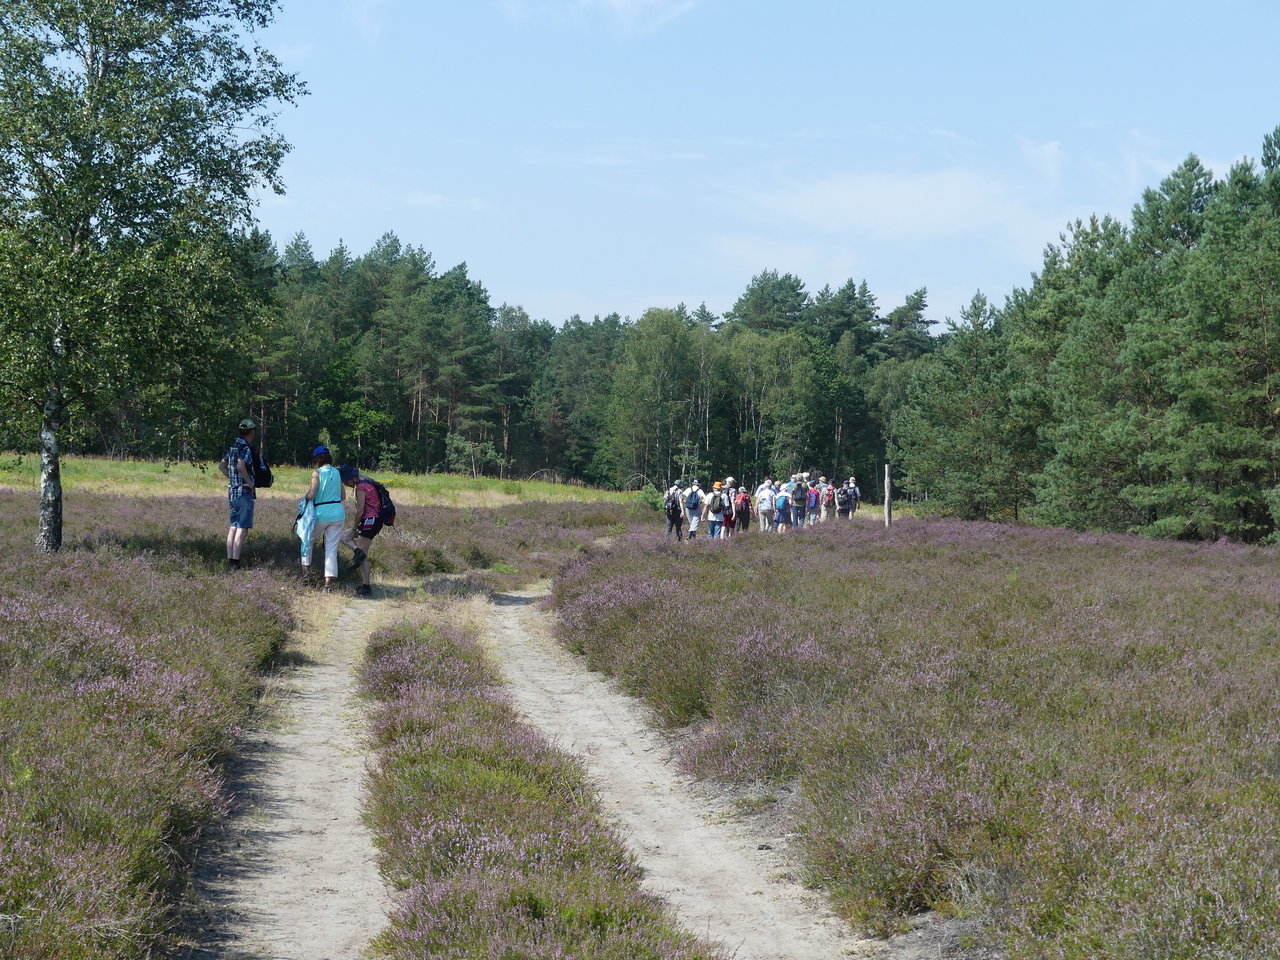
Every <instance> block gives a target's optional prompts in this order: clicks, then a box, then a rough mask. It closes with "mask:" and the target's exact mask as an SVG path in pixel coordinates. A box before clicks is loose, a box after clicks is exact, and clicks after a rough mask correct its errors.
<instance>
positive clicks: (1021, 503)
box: [69, 131, 1280, 542]
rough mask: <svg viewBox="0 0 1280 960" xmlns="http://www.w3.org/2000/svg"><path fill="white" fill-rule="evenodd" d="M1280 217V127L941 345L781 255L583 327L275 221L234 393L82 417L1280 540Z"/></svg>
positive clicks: (159, 396)
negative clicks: (824, 483) (250, 418)
mask: <svg viewBox="0 0 1280 960" xmlns="http://www.w3.org/2000/svg"><path fill="white" fill-rule="evenodd" d="M1278 211H1280V131H1277V133H1273V134H1271V135H1269V136H1267V137H1266V139H1265V142H1264V146H1263V154H1262V159H1261V165H1260V166H1259V165H1257V164H1255V163H1253V162H1251V161H1243V162H1241V163H1239V164H1237V165H1236V166H1235V167H1234V168H1232V170H1231V171H1230V172H1229V173H1228V174H1227V176H1226V177H1225V178H1223V179H1220V180H1219V179H1215V178H1214V177H1213V176H1212V175H1211V174H1210V173H1209V172H1208V171H1207V170H1206V169H1205V168H1204V167H1203V165H1202V164H1201V163H1200V162H1199V161H1198V160H1197V159H1196V158H1195V157H1194V156H1192V157H1189V158H1188V159H1187V160H1186V161H1185V162H1184V163H1182V164H1181V165H1180V166H1179V167H1178V168H1177V169H1176V170H1174V171H1173V172H1172V173H1171V174H1170V175H1169V176H1168V177H1167V178H1166V179H1165V180H1164V181H1162V182H1161V183H1160V184H1159V186H1158V187H1155V188H1152V189H1148V190H1146V191H1145V192H1144V194H1143V196H1142V198H1141V201H1140V202H1139V203H1138V204H1137V205H1136V206H1135V207H1134V209H1133V213H1132V217H1131V220H1130V222H1129V223H1127V224H1126V223H1122V222H1120V221H1119V220H1117V219H1115V218H1112V217H1101V218H1099V217H1093V218H1090V219H1089V220H1087V221H1085V220H1081V221H1077V222H1075V223H1073V224H1070V225H1069V227H1068V229H1067V230H1066V232H1064V233H1063V234H1062V235H1061V236H1060V237H1059V239H1058V241H1057V242H1055V243H1051V244H1049V245H1048V246H1047V247H1046V249H1045V252H1044V262H1043V266H1042V268H1041V269H1040V270H1039V271H1038V272H1036V273H1035V274H1033V275H1032V277H1031V281H1030V283H1029V285H1028V286H1027V287H1025V288H1019V289H1016V290H1014V291H1013V292H1012V293H1011V294H1009V295H1008V297H1007V298H1006V299H1005V302H1004V303H1003V305H1000V306H997V305H995V304H993V303H992V302H990V301H989V300H988V298H987V297H986V296H984V295H983V294H982V293H977V294H975V295H974V297H973V299H972V301H971V302H970V303H969V304H968V305H967V306H966V307H965V308H964V309H962V310H960V311H959V316H958V318H957V319H955V320H951V319H948V321H947V323H946V326H945V329H944V330H942V331H941V332H939V333H937V334H935V333H934V332H932V331H931V329H930V326H929V324H928V322H927V320H926V319H925V315H924V314H925V308H926V303H927V294H926V291H925V290H924V289H923V288H922V289H920V290H917V291H916V292H914V293H912V294H911V295H910V296H908V297H907V298H906V299H905V301H904V302H903V303H902V304H900V305H898V306H895V307H894V308H892V309H890V310H887V311H882V310H881V309H880V307H879V305H878V302H877V299H876V297H875V296H874V295H873V293H872V292H871V290H870V288H869V286H868V284H867V282H866V281H865V280H864V281H858V282H855V281H854V280H849V281H848V282H846V283H845V284H844V285H843V286H841V287H840V288H838V289H832V288H831V287H829V286H828V287H823V288H822V289H820V290H818V291H817V292H816V293H810V292H809V291H808V290H807V289H806V287H805V284H804V282H803V281H802V280H801V279H800V278H798V277H796V276H793V275H791V274H788V273H779V272H778V271H776V270H765V271H762V272H761V273H760V274H758V275H757V276H755V277H753V278H752V279H751V281H750V283H749V284H748V285H747V287H746V289H745V290H744V292H743V293H742V295H741V296H740V297H739V298H738V299H737V301H736V302H735V303H734V304H733V306H732V307H731V308H730V309H729V310H728V311H727V312H726V313H725V314H723V315H716V314H714V313H712V312H710V311H709V310H708V309H707V307H706V306H705V304H704V305H701V306H699V307H698V308H696V309H694V310H689V309H688V308H687V307H686V306H684V305H678V306H675V307H671V308H653V309H650V310H648V311H646V312H645V313H644V314H643V315H642V316H640V317H638V318H635V319H631V318H623V317H621V316H619V315H618V314H610V315H608V316H604V317H600V316H597V317H594V318H593V319H591V320H584V319H582V318H581V317H578V316H574V317H570V318H569V319H568V320H567V321H565V322H563V323H562V324H559V325H556V324H553V323H551V322H550V321H547V320H545V319H533V318H532V317H530V316H529V314H528V313H527V312H526V311H525V310H524V309H523V308H521V307H519V306H510V305H507V304H503V305H501V306H497V307H495V306H493V305H492V304H491V302H490V300H489V296H488V293H487V291H486V290H485V288H484V286H483V285H482V284H481V283H480V282H479V281H478V280H477V279H475V278H473V277H472V276H470V275H469V273H468V270H467V267H466V265H465V264H459V265H458V266H455V267H452V268H450V269H446V270H441V269H439V268H438V267H437V265H436V264H435V262H434V260H433V259H432V257H431V255H430V254H429V253H428V252H427V251H426V250H425V249H423V248H421V247H415V246H411V245H406V244H404V243H402V242H401V241H400V240H399V239H398V238H397V237H395V236H394V235H392V234H387V235H386V236H384V237H382V238H381V239H380V240H379V241H378V242H377V243H375V244H374V245H373V247H372V249H370V250H369V251H368V252H366V253H364V254H361V255H353V254H352V252H351V251H350V250H348V249H347V248H346V247H345V246H344V245H340V246H339V247H338V248H337V249H335V250H333V251H332V252H330V253H329V254H328V255H327V256H325V257H324V258H319V257H317V256H316V254H315V252H314V251H313V250H312V248H311V246H310V244H309V243H308V241H307V240H306V238H305V237H303V236H301V235H299V236H297V237H294V238H293V239H292V240H291V241H290V242H289V243H288V244H287V245H286V246H285V247H284V249H283V250H282V251H281V250H278V249H277V248H276V246H275V244H274V243H273V242H272V241H271V239H270V238H269V237H267V236H265V235H263V234H259V233H254V234H251V235H248V236H245V237H241V238H240V239H239V241H238V246H237V255H236V257H235V258H234V260H235V262H236V264H238V267H237V269H238V271H239V276H240V280H239V281H238V284H237V289H241V290H250V291H252V297H251V299H252V301H253V302H254V303H255V304H258V309H257V310H256V312H255V313H254V314H253V320H252V322H248V323H246V324H244V326H243V328H242V329H241V331H240V333H239V336H240V337H241V341H240V342H239V343H237V344H236V345H235V347H236V350H237V352H238V353H239V355H240V357H241V361H240V362H239V363H238V364H233V365H232V366H230V367H229V368H228V370H227V376H226V377H224V378H222V381H221V382H222V385H223V387H224V388H225V389H224V392H223V393H222V394H221V395H220V396H219V397H217V398H213V397H210V396H209V395H208V393H207V392H206V393H201V394H199V395H194V396H193V395H190V394H189V393H188V392H187V391H185V390H184V389H183V387H182V385H181V383H180V382H177V381H173V382H171V381H165V382H159V383H150V384H143V385H140V387H139V389H137V390H130V391H125V392H121V393H120V394H119V395H118V396H115V397H114V399H112V395H111V394H109V393H108V394H106V395H104V396H105V398H106V400H107V401H108V402H105V403H104V404H102V405H99V406H98V407H97V408H92V409H87V410H86V411H85V414H84V415H83V416H82V417H81V418H80V419H79V420H77V421H76V422H74V423H72V424H70V426H69V432H70V435H71V436H72V437H74V439H75V442H76V444H77V446H78V447H79V448H81V449H86V450H95V451H99V452H108V453H116V454H123V455H153V456H171V457H179V456H190V455H191V453H192V450H193V449H195V450H198V451H200V452H201V453H202V454H203V455H204V456H208V455H210V454H211V452H212V451H213V450H214V449H216V446H217V444H219V443H221V442H222V440H223V439H224V435H225V434H226V433H227V430H228V429H229V428H228V427H227V424H229V423H232V422H234V420H235V419H237V418H238V417H239V416H242V415H243V412H244V411H245V410H246V409H248V410H249V411H250V412H252V413H253V414H254V415H255V416H256V417H257V418H258V419H259V420H260V422H261V423H262V424H263V434H264V436H265V445H266V447H267V450H268V453H269V455H270V456H271V458H272V459H273V460H275V461H277V462H303V461H305V460H306V456H307V453H308V451H309V450H310V448H311V447H312V446H313V445H314V444H315V443H316V442H320V441H323V442H327V443H329V444H331V445H334V446H336V447H337V448H338V449H340V450H341V453H342V455H343V456H344V457H347V458H350V459H352V460H356V461H358V462H359V463H361V464H362V465H364V466H367V467H369V468H371V469H383V470H408V471H436V470H447V471H452V472H461V473H468V474H474V475H479V474H487V475H493V476H503V477H521V476H530V475H534V474H541V475H551V476H556V477H559V478H560V479H564V480H570V481H582V482H587V483H592V484H597V485H603V486H611V487H642V486H644V485H646V484H648V485H652V486H653V487H654V488H657V489H665V488H666V487H667V486H669V485H670V484H671V483H673V482H677V481H681V480H683V481H687V480H689V479H692V478H694V477H702V478H703V479H707V478H710V477H714V476H724V475H726V474H732V475H734V476H736V477H739V478H742V479H744V480H746V479H758V478H760V477H762V476H765V475H767V474H782V475H789V474H791V473H794V472H798V471H800V470H803V469H811V470H812V469H816V470H818V471H819V472H821V473H825V474H828V475H830V476H832V477H838V478H843V477H844V476H847V475H855V476H858V477H859V478H860V479H861V480H862V483H863V487H864V490H865V491H866V493H867V495H868V498H869V499H872V498H878V497H879V495H880V489H879V487H880V482H881V470H880V465H881V464H883V463H884V462H885V461H886V460H888V461H891V462H892V464H893V466H894V475H895V486H896V489H897V490H899V491H900V492H905V493H909V494H911V495H912V496H913V497H915V498H917V499H918V500H921V501H922V504H921V506H922V508H923V509H926V510H934V511H939V512H943V513H947V514H950V515H955V516H962V517H969V518H975V519H984V518H985V519H1011V520H1023V521H1030V522H1037V523H1046V524H1056V525H1065V526H1071V527H1076V528H1080V529H1102V530H1117V531H1137V532H1141V533H1144V534H1148V535H1154V536H1160V537H1186V538H1207V539H1214V538H1219V537H1226V538H1230V539H1234V540H1241V541H1247V542H1258V541H1263V540H1266V539H1268V538H1274V537H1275V534H1276V530H1277V525H1278V520H1280V494H1278V493H1277V470H1278V469H1280V440H1278V439H1277V433H1276V426H1277V420H1278V419H1280V376H1278V372H1277V356H1278V352H1280V345H1278V344H1277V340H1278V339H1280V323H1278V318H1277V310H1280V307H1278V306H1277V303H1278V302H1280V298H1278V297H1277V293H1278V291H1277V283H1278V282H1280V217H1278ZM224 362H225V361H224Z"/></svg>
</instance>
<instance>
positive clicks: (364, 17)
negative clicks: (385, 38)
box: [346, 0, 386, 41]
mask: <svg viewBox="0 0 1280 960" xmlns="http://www.w3.org/2000/svg"><path fill="white" fill-rule="evenodd" d="M385 3H386V0H348V2H347V5H346V6H347V16H348V17H350V18H351V19H352V20H353V21H354V22H355V25H356V29H358V30H359V31H360V35H361V36H362V37H364V39H365V40H368V41H373V40H377V39H378V38H379V37H381V36H382V28H383V19H382V16H381V8H382V7H383V6H384V5H385Z"/></svg>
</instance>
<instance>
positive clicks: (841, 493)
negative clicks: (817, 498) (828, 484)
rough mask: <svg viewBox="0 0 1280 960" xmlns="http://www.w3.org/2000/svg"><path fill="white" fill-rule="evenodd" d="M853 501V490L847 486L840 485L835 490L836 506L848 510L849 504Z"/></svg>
mask: <svg viewBox="0 0 1280 960" xmlns="http://www.w3.org/2000/svg"><path fill="white" fill-rule="evenodd" d="M852 503H853V491H852V490H850V489H849V488H848V487H841V488H840V489H839V490H837V491H836V506H838V507H839V508H840V509H841V510H848V509H849V505H850V504H852Z"/></svg>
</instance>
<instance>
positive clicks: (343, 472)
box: [338, 463, 360, 483]
mask: <svg viewBox="0 0 1280 960" xmlns="http://www.w3.org/2000/svg"><path fill="white" fill-rule="evenodd" d="M338 476H340V477H341V478H342V482H343V483H354V482H355V481H356V479H357V478H358V477H359V476H360V471H359V470H357V469H356V468H355V467H353V466H352V465H351V464H349V463H344V464H343V465H342V466H340V467H339V468H338Z"/></svg>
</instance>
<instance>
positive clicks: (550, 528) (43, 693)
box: [0, 475, 654, 960]
mask: <svg viewBox="0 0 1280 960" xmlns="http://www.w3.org/2000/svg"><path fill="white" fill-rule="evenodd" d="M303 479H304V478H301V475H300V479H299V483H298V485H297V486H298V487H299V488H301V487H302V486H303V483H302V480H303ZM163 492H164V491H163V488H162V487H159V486H157V488H156V489H155V490H153V491H152V493H151V495H148V496H137V495H122V494H99V493H91V492H87V491H86V490H83V489H75V488H74V487H72V488H71V491H70V492H69V493H68V495H67V498H66V541H65V546H64V548H63V550H62V551H61V552H60V553H59V554H57V555H55V556H52V557H50V556H45V555H41V554H36V553H35V552H34V551H33V550H32V548H31V544H32V542H33V540H34V536H35V525H36V518H35V514H36V501H35V497H34V496H33V495H32V494H31V493H30V492H29V491H26V490H25V489H19V490H14V489H10V490H0V510H3V511H4V513H5V515H6V516H8V517H9V518H10V519H9V522H8V523H7V524H6V525H5V528H4V532H3V534H0V542H2V543H3V546H4V549H5V554H6V556H8V557H9V558H10V560H9V563H8V564H7V565H6V567H5V569H4V570H3V571H2V572H0V956H5V957H9V956H13V957H24V958H25V957H31V958H34V957H40V958H51V960H52V958H57V960H72V958H86V960H87V958H95V960H97V958H133V957H144V956H151V955H155V953H156V952H157V951H160V950H162V949H164V948H165V944H166V943H167V942H169V941H168V937H169V935H170V933H171V932H172V930H173V929H174V922H175V916H174V914H173V911H172V902H173V898H174V895H175V894H177V893H178V892H180V890H181V889H182V886H183V884H184V882H185V877H186V875H187V871H188V868H189V865H190V862H191V859H192V858H193V857H194V856H195V855H196V854H197V852H198V851H197V846H196V844H195V841H196V840H197V839H198V837H199V835H200V833H201V831H202V829H203V828H204V827H206V826H207V825H208V824H210V823H211V822H213V821H214V820H216V819H217V818H219V817H221V816H223V815H224V814H225V811H226V807H227V796H226V792H225V788H224V786H223V776H222V772H221V768H220V764H221V762H222V761H223V760H224V759H225V758H226V756H227V755H228V753H229V752H230V751H232V750H234V747H235V743H236V738H237V735H238V732H239V727H240V725H241V724H243V723H244V722H245V721H246V719H247V717H248V716H249V715H250V713H251V712H252V710H253V708H254V705H255V703H256V702H257V699H258V697H259V696H260V693H261V680H262V670H263V668H264V667H265V666H267V665H268V664H269V662H270V660H271V657H272V655H273V653H274V652H275V651H276V650H277V649H278V648H279V645H280V644H281V643H282V642H283V640H284V638H285V637H286V636H287V633H288V631H289V628H290V609H291V604H292V603H293V602H294V601H297V600H299V599H302V598H304V597H305V596H306V595H307V594H306V593H305V589H306V588H304V587H303V585H302V583H301V581H300V573H299V566H298V560H297V557H298V541H297V539H296V538H295V537H294V536H293V534H292V523H293V517H294V508H295V503H296V493H295V494H294V495H293V496H276V497H273V498H271V499H266V498H264V499H263V500H262V501H260V502H259V504H258V512H257V517H256V526H255V529H254V531H253V532H252V534H251V535H250V538H249V542H248V546H247V549H246V552H245V558H246V566H247V567H248V569H247V570H245V571H241V572H240V573H239V574H228V573H227V572H224V571H223V569H222V557H223V556H224V553H225V548H224V541H225V536H226V524H227V516H226V503H225V499H224V496H223V495H222V493H221V492H220V489H219V488H218V487H217V486H216V485H215V488H214V490H213V491H211V492H210V493H208V494H207V495H205V496H163V495H162V494H163ZM298 492H301V491H300V490H298ZM653 516H654V514H653V513H652V511H651V510H650V509H649V508H648V507H646V506H643V505H637V504H635V503H630V504H624V503H603V504H575V503H567V502H528V503H519V504H513V505H511V506H509V507H506V508H458V507H442V508H439V509H431V508H422V507H416V506H413V505H412V504H409V505H407V506H405V507H403V508H402V509H401V512H400V518H399V523H398V525H397V526H398V527H399V528H400V529H402V530H403V533H402V534H394V533H387V534H384V535H383V536H382V537H380V538H379V540H378V541H377V544H376V546H375V550H374V553H373V557H372V563H373V566H374V582H375V585H376V587H377V590H378V595H380V596H383V597H388V596H392V597H394V596H401V595H410V594H412V593H413V592H414V591H415V589H416V588H417V587H418V586H420V585H422V584H424V583H425V582H426V581H427V579H428V576H427V575H429V574H438V573H451V574H457V575H458V576H457V577H455V578H454V581H453V582H457V583H459V588H460V589H463V590H469V589H476V588H479V589H486V588H492V587H498V586H502V585H504V584H516V583H524V582H528V581H530V580H535V579H539V578H544V577H549V576H552V575H554V574H555V573H556V572H557V570H558V569H559V568H560V567H561V566H563V564H564V563H565V562H566V560H567V559H568V558H569V557H572V556H585V555H587V554H589V552H590V551H591V550H593V549H597V548H598V547H597V543H598V542H600V541H602V540H603V539H605V538H608V537H611V536H617V535H620V534H622V533H624V532H626V531H627V530H630V529H636V528H638V525H640V524H643V523H646V522H648V523H652V522H653V520H652V517H653Z"/></svg>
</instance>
